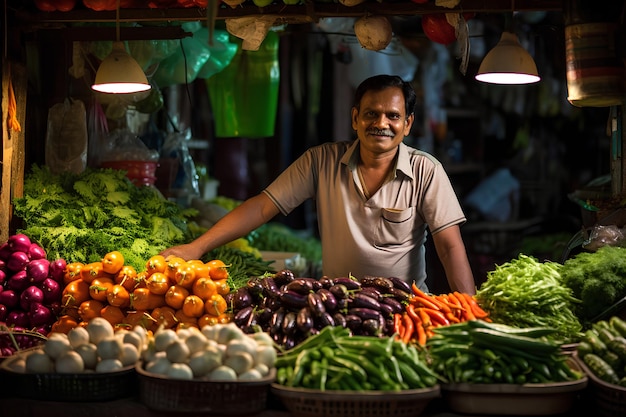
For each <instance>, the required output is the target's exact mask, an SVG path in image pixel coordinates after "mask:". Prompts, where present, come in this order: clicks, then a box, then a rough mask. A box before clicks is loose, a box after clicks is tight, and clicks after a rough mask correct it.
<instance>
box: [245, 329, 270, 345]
mask: <svg viewBox="0 0 626 417" xmlns="http://www.w3.org/2000/svg"><path fill="white" fill-rule="evenodd" d="M250 337H251V338H253V339H254V340H256V342H257V343H258V344H259V345H267V346H274V340H272V336H270V334H269V333H267V332H256V333H252V334H251V335H250Z"/></svg>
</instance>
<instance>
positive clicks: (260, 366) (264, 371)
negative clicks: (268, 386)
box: [252, 363, 270, 376]
mask: <svg viewBox="0 0 626 417" xmlns="http://www.w3.org/2000/svg"><path fill="white" fill-rule="evenodd" d="M252 369H256V370H257V371H259V373H260V374H261V375H262V376H268V375H269V374H270V368H268V367H267V365H265V364H264V363H257V364H256V365H254V368H252Z"/></svg>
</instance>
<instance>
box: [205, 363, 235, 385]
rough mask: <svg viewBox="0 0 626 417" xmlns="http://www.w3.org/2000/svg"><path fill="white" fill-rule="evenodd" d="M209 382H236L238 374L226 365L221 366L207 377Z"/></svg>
mask: <svg viewBox="0 0 626 417" xmlns="http://www.w3.org/2000/svg"><path fill="white" fill-rule="evenodd" d="M207 379H208V380H209V381H236V380H237V373H236V372H235V371H234V370H233V369H232V368H229V367H228V366H226V365H220V366H218V367H217V368H215V369H213V370H212V371H211V372H209V374H208V375H207Z"/></svg>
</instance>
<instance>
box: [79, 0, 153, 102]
mask: <svg viewBox="0 0 626 417" xmlns="http://www.w3.org/2000/svg"><path fill="white" fill-rule="evenodd" d="M115 11H116V18H115V30H116V40H115V42H113V47H112V49H111V53H110V54H109V55H108V56H107V57H106V58H104V60H103V61H102V62H101V63H100V67H98V71H97V72H96V80H95V82H94V84H93V85H92V86H91V88H92V89H93V90H95V91H99V92H101V93H109V94H131V93H139V92H142V91H148V90H150V88H151V85H150V83H149V82H148V79H147V77H146V74H145V73H144V72H143V70H142V69H141V67H140V66H139V64H138V63H137V61H135V59H133V57H132V56H130V54H129V53H128V52H127V51H126V46H125V45H124V42H121V41H120V27H119V26H120V18H119V15H120V2H119V0H118V1H117V7H116V9H115Z"/></svg>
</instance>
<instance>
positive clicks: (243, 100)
mask: <svg viewBox="0 0 626 417" xmlns="http://www.w3.org/2000/svg"><path fill="white" fill-rule="evenodd" d="M231 40H232V41H234V42H237V44H238V45H241V42H242V41H241V40H240V39H238V38H235V37H231ZM278 41H279V39H278V34H277V33H276V32H274V31H270V32H269V33H268V34H267V36H266V37H265V40H264V41H263V42H262V44H261V46H260V47H259V50H257V51H248V50H243V49H241V48H239V49H238V51H237V53H236V54H235V56H234V57H233V59H232V61H231V63H230V65H228V66H227V67H226V68H225V69H224V70H223V71H221V72H219V73H217V74H215V75H214V76H212V77H210V78H209V79H207V80H206V84H207V88H208V91H209V98H210V100H211V108H212V109H213V117H214V120H215V135H216V136H217V137H245V138H260V137H270V136H273V135H274V127H275V122H276V110H277V107H278V85H279V81H280V69H279V65H278V43H279V42H278Z"/></svg>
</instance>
